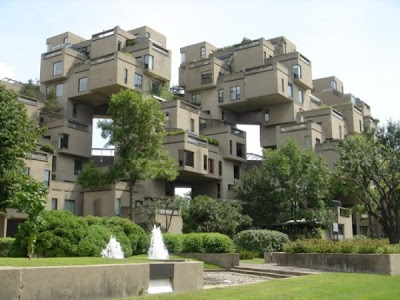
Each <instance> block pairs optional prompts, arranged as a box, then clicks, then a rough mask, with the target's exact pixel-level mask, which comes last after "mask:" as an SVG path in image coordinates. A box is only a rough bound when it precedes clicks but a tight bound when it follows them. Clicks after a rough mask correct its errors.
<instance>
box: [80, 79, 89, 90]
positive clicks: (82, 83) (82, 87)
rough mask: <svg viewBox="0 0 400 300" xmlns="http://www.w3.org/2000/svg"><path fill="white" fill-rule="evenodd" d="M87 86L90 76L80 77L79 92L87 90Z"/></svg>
mask: <svg viewBox="0 0 400 300" xmlns="http://www.w3.org/2000/svg"><path fill="white" fill-rule="evenodd" d="M87 88H88V78H87V77H83V78H79V85H78V92H84V91H87Z"/></svg>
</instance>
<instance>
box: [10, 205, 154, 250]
mask: <svg viewBox="0 0 400 300" xmlns="http://www.w3.org/2000/svg"><path fill="white" fill-rule="evenodd" d="M41 217H42V222H41V223H40V224H39V226H38V229H39V234H38V236H37V240H36V249H35V252H36V253H37V254H40V255H43V256H46V257H62V256H100V252H101V250H102V249H104V248H105V246H106V245H107V243H108V241H109V240H110V237H111V236H112V235H113V236H115V238H116V239H117V240H118V241H119V242H120V244H121V247H122V250H123V251H124V254H125V256H126V257H127V256H130V255H132V254H141V253H145V252H146V250H147V247H148V237H147V235H146V234H145V233H144V231H143V229H142V228H141V227H140V226H138V225H137V224H135V223H133V222H131V221H130V220H128V219H124V218H120V217H93V216H88V217H78V216H74V215H72V214H71V213H69V212H67V211H44V212H43V213H42V214H41ZM27 236H28V231H27V228H26V224H25V223H22V224H21V225H20V226H19V229H18V234H17V235H16V237H15V242H14V243H13V244H12V246H11V248H10V251H9V256H16V257H23V256H26V239H27Z"/></svg>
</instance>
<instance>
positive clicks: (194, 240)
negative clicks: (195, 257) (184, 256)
mask: <svg viewBox="0 0 400 300" xmlns="http://www.w3.org/2000/svg"><path fill="white" fill-rule="evenodd" d="M202 235H203V233H188V234H185V235H184V238H183V241H182V253H204V252H205V251H204V247H203V236H202Z"/></svg>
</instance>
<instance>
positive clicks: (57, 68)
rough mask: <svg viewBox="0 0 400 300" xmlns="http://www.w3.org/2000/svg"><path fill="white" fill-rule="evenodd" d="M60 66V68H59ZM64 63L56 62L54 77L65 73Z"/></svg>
mask: <svg viewBox="0 0 400 300" xmlns="http://www.w3.org/2000/svg"><path fill="white" fill-rule="evenodd" d="M57 66H59V67H57ZM63 67H64V64H63V61H62V60H60V61H56V62H55V63H53V76H59V75H61V74H62V73H63Z"/></svg>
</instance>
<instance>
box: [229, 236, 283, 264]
mask: <svg viewBox="0 0 400 300" xmlns="http://www.w3.org/2000/svg"><path fill="white" fill-rule="evenodd" d="M233 241H234V243H235V245H236V247H237V249H238V251H239V252H241V251H243V250H247V251H256V252H258V255H259V256H260V257H261V256H263V255H264V252H277V251H282V248H283V245H284V244H285V243H287V242H289V238H288V236H287V234H284V233H282V232H279V231H274V230H244V231H241V232H239V233H238V234H236V235H235V236H234V238H233Z"/></svg>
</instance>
